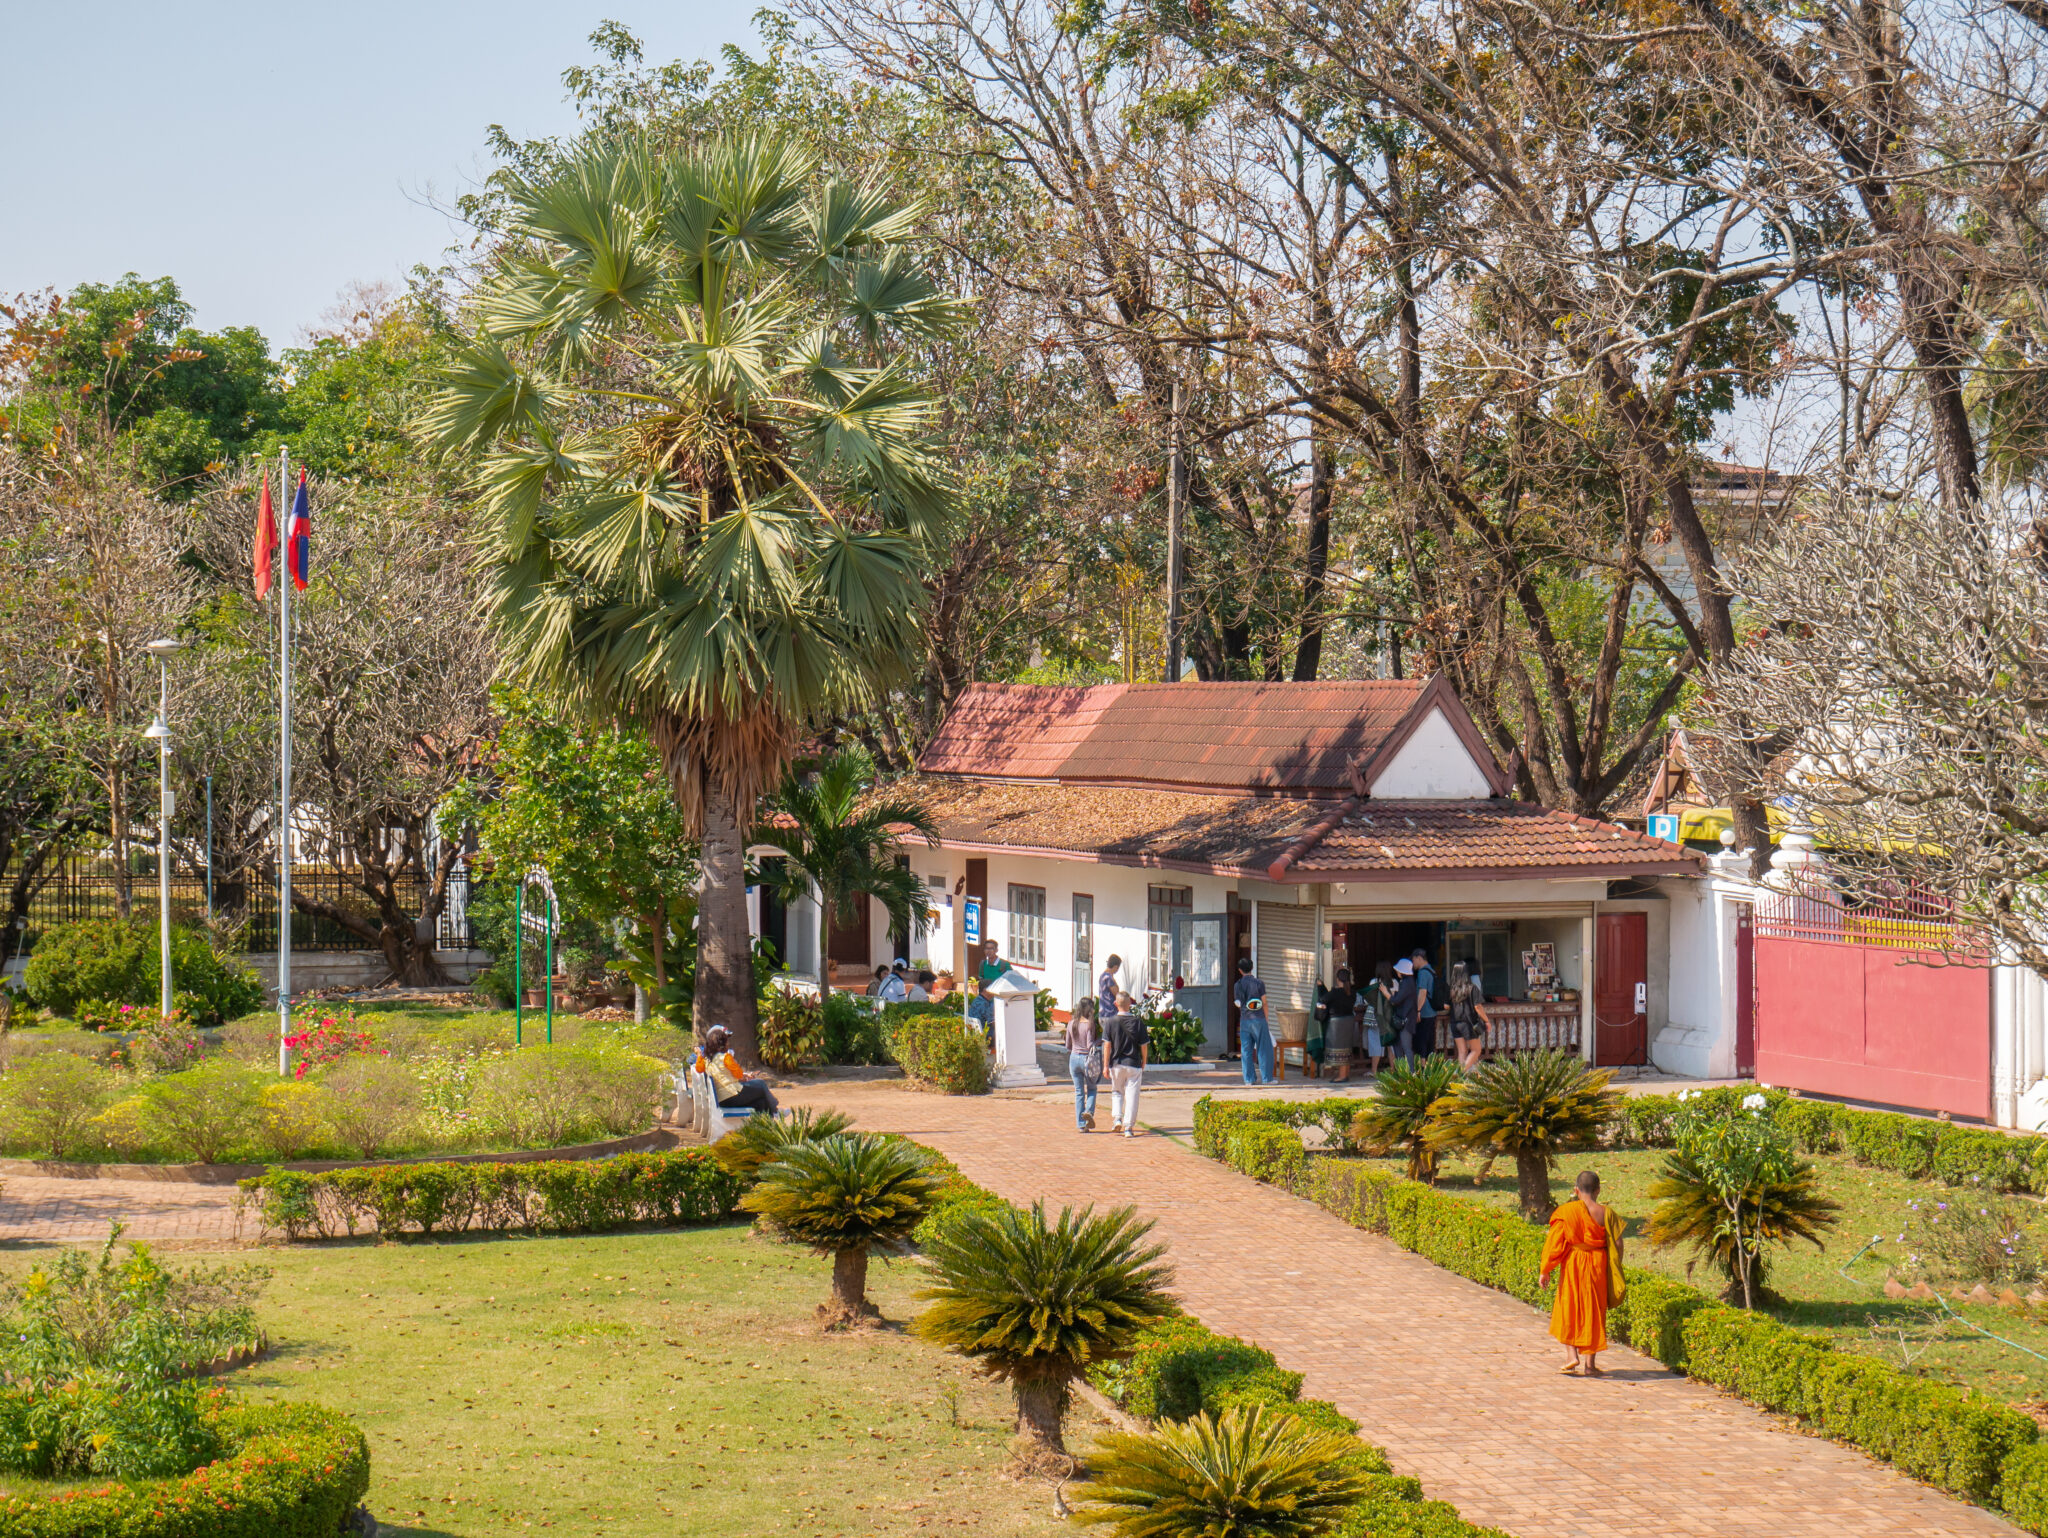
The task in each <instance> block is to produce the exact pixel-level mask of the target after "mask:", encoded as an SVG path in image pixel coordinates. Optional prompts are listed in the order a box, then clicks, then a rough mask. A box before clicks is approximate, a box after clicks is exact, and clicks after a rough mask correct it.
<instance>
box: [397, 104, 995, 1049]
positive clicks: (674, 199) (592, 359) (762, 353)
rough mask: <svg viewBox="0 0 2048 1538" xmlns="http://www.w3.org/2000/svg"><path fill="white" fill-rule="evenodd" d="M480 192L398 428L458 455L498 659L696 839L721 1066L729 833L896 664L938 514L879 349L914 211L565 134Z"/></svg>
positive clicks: (731, 954) (730, 1018)
mask: <svg viewBox="0 0 2048 1538" xmlns="http://www.w3.org/2000/svg"><path fill="white" fill-rule="evenodd" d="M509 194H510V196H509V201H510V209H511V223H510V226H509V236H510V240H509V242H508V245H507V247H506V255H505V257H504V258H503V260H502V261H501V262H500V263H499V266H498V269H497V271H496V272H495V274H494V275H493V276H492V278H491V279H490V281H489V282H487V283H486V284H485V285H484V287H483V289H482V291H481V293H480V295H479V297H478V299H477V301H476V306H475V316H476V322H477V324H476V330H475V333H474V335H473V336H472V337H471V338H470V340H469V341H468V343H467V345H466V346H465V347H464V348H463V349H462V350H461V352H460V354H459V356H458V357H457V359H456V361H455V363H454V364H453V365H452V366H451V368H450V369H449V371H448V373H447V375H446V377H445V381H444V388H443V390H442V391H441V392H440V393H439V395H438V396H437V397H436V399H435V401H434V403H433V405H432V407H431V408H430V410H429V412H428V413H427V416H426V419H425V424H424V425H425V427H426V430H427V432H428V434H429V436H430V437H431V438H432V439H433V440H434V441H435V442H437V443H438V444H439V445H440V446H441V447H442V448H443V449H446V450H451V451H460V452H463V453H466V454H468V455H470V456H471V457H472V459H473V461H474V466H475V473H474V478H473V479H474V487H475V490H476V492H477V493H478V496H479V499H480V502H481V504H482V506H483V508H484V510H485V512H486V514H487V516H488V517H489V519H490V520H491V524H492V526H493V527H492V532H493V540H492V546H491V559H492V563H493V567H494V571H493V577H494V592H493V599H494V606H495V612H496V618H497V622H498V625H499V627H500V629H501V630H502V632H503V634H504V639H505V643H506V653H507V655H508V656H510V657H512V658H513V659H515V664H516V666H517V667H518V669H519V670H520V671H521V673H523V674H524V676H525V678H526V679H527V681H529V682H531V683H533V684H536V685H538V686H540V687H542V688H544V689H546V690H548V691H550V692H552V693H553V695H554V696H555V697H557V698H559V699H561V700H563V701H565V702H566V703H567V704H569V705H571V706H574V707H577V708H581V709H584V710H588V711H590V712H592V713H593V714H598V715H602V716H608V717H612V718H626V719H631V720H635V721H639V722H642V723H644V724H645V725H646V726H647V728H648V729H649V731H650V733H651V735H652V736H653V739H654V742H655V744H656V746H657V747H658V748H659V749H660V751H661V754H662V759H663V765H664V768H665V769H666V771H667V773H668V776H669V779H670V782H671V785H672V787H673V790H674V793H675V795H676V797H677V799H678V801H679V802H680V803H681V805H682V806H683V808H684V811H685V812H686V814H687V815H688V818H689V821H690V824H691V828H692V831H693V832H700V833H701V836H702V838H703V874H704V891H703V900H702V905H701V907H700V910H699V920H698V923H699V929H698V934H699V961H698V973H697V977H698V982H697V993H696V1010H697V1022H698V1025H699V1026H700V1028H701V1027H703V1026H705V1025H708V1024H710V1023H713V1022H716V1023H720V1024H724V1025H727V1026H729V1027H731V1029H732V1031H733V1044H734V1048H735V1050H736V1051H737V1052H738V1053H739V1055H740V1056H741V1058H742V1059H743V1060H744V1061H748V1062H750V1063H751V1062H752V1061H753V1060H754V1059H755V1056H756V1020H755V1004H754V991H753V980H752V973H751V967H750V958H749V954H748V952H749V940H748V933H747V922H746V896H745V880H746V876H745V832H746V830H747V828H748V827H749V826H750V825H751V823H752V821H753V808H754V804H755V802H756V800H757V799H758V797H759V795H760V794H761V792H762V791H763V790H765V789H766V788H767V787H768V786H769V785H771V784H773V783H774V781H775V779H776V777H777V776H778V775H779V774H780V773H781V771H782V768H783V766H784V764H785V763H786V762H787V761H788V758H789V755H790V752H791V749H792V745H793V743H794V741H795V738H796V735H797V733H798V730H799V728H800V726H801V725H802V723H803V722H804V721H806V720H807V719H810V718H812V717H814V716H816V715H818V714H820V713H822V712H827V711H832V710H836V709H842V708H845V707H848V706H851V705H854V704H856V703H858V702H859V701H861V700H863V699H864V698H866V697H868V696H869V695H870V694H872V692H873V691H874V690H875V689H876V688H877V687H879V686H882V685H886V684H887V683H889V682H891V681H893V680H895V679H898V678H901V677H903V676H904V673H905V668H906V663H907V659H908V658H909V657H910V656H911V655H912V654H913V653H914V651H915V650H916V646H917V640H918V635H917V626H918V619H919V616H920V614H921V612H922V609H923V605H924V598H925V594H924V590H923V588H922V586H921V584H920V583H919V580H918V560H917V555H916V541H918V540H919V539H921V538H923V537H925V536H927V535H929V534H931V533H933V532H935V531H936V529H937V527H938V525H939V524H940V522H941V520H942V517H943V515H944V513H945V511H946V509H947V506H948V501H949V498H948V493H947V491H946V488H945V485H944V478H943V475H942V472H941V470H940V467H939V465H938V462H937V460H936V458H935V457H934V454H933V451H932V449H931V447H930V439H929V434H930V430H931V426H932V418H933V414H934V403H933V401H932V398H931V396H930V395H929V394H928V392H927V391H926V390H925V389H924V388H923V387H922V386H921V385H919V384H917V383H915V382H914V381H913V380H911V379H910V378H909V377H907V375H906V374H905V372H904V371H903V369H902V366H901V363H900V361H899V360H900V354H899V352H898V349H899V347H900V344H902V343H903V342H905V341H912V342H915V341H920V340H926V339H929V338H932V337H935V336H937V335H938V334H940V333H942V332H944V331H946V330H948V329H949V328H950V327H951V326H952V325H953V323H954V321H955V319H956V317H957V314H958V309H959V307H958V305H957V303H956V302H955V301H952V300H950V299H947V298H946V297H944V296H942V295H941V294H939V292H938V291H937V290H936V288H935V287H934V285H933V284H932V282H931V280H930V278H929V277H928V276H927V275H926V274H925V273H924V271H923V270H922V269H921V268H920V267H919V265H918V263H917V262H916V260H915V259H914V258H913V257H912V256H911V255H910V254H909V252H908V249H907V245H906V242H907V241H908V239H909V237H910V234H911V231H912V228H913V226H914V224H915V221H916V210H915V209H912V208H907V207H904V206H902V205H899V204H896V203H893V202H891V201H890V200H889V199H887V198H885V197H883V196H882V195H880V194H879V193H877V192H876V191H874V190H873V189H871V188H866V187H857V186H854V185H852V184H849V183H847V182H844V181H841V180H838V179H836V178H832V177H828V176H824V175H821V174H820V173H819V172H818V170H817V167H816V166H815V164H814V163H813V162H812V160H811V159H810V158H809V157H808V156H807V155H806V154H805V153H804V152H802V151H799V150H797V149H795V148H792V147H791V146H789V145H786V144H780V143H776V142H772V141H761V140H725V141H720V142H715V143H713V144H711V145H710V146H708V147H706V148H703V149H699V150H695V151H691V152H687V153H683V154H678V155H675V156H673V157H658V156H655V155H653V154H652V153H650V152H648V151H646V150H644V149H641V148H636V147H631V146H628V147H618V146H615V145H600V144H592V145H590V146H588V147H586V148H585V149H583V150H582V151H581V152H580V153H579V154H578V155H576V156H575V157H573V158H572V159H570V160H569V161H568V162H567V163H566V164H565V165H563V166H562V167H561V169H560V170H559V172H558V173H556V174H555V175H554V176H552V178H551V179H549V180H547V181H544V182H533V181H527V182H515V183H513V184H512V185H511V187H510V189H509Z"/></svg>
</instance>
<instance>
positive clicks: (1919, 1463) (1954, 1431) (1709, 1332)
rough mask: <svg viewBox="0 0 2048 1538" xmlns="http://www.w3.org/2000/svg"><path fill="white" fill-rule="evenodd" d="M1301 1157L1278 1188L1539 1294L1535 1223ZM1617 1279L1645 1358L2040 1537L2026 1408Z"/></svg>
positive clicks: (1279, 1168)
mask: <svg viewBox="0 0 2048 1538" xmlns="http://www.w3.org/2000/svg"><path fill="white" fill-rule="evenodd" d="M1283 1138H1284V1139H1289V1140H1292V1141H1293V1142H1294V1143H1295V1144H1296V1146H1297V1147H1299V1145H1300V1137H1299V1135H1298V1134H1296V1133H1294V1132H1292V1131H1290V1130H1288V1129H1285V1128H1281V1127H1277V1126H1274V1127H1266V1128H1260V1129H1254V1128H1239V1129H1237V1130H1235V1131H1234V1132H1233V1133H1232V1135H1231V1139H1230V1149H1231V1153H1232V1158H1231V1160H1230V1162H1231V1163H1232V1164H1233V1165H1235V1166H1236V1167H1238V1168H1240V1169H1244V1170H1245V1171H1246V1172H1247V1173H1256V1172H1257V1171H1258V1170H1260V1169H1264V1170H1269V1171H1275V1172H1283V1171H1287V1170H1290V1169H1291V1168H1292V1165H1291V1163H1290V1161H1289V1159H1288V1158H1287V1156H1286V1155H1285V1153H1284V1151H1282V1150H1281V1149H1279V1148H1278V1147H1277V1146H1276V1145H1277V1144H1278V1142H1279V1141H1280V1140H1281V1139H1283ZM1303 1157H1304V1160H1305V1168H1304V1171H1303V1173H1301V1174H1299V1175H1297V1176H1295V1177H1294V1179H1293V1182H1292V1183H1291V1184H1289V1189H1292V1190H1297V1191H1299V1192H1301V1194H1304V1195H1306V1196H1307V1197H1308V1198H1309V1199H1310V1200H1312V1201H1314V1202H1316V1203H1317V1204H1318V1205H1319V1206H1322V1207H1324V1208H1327V1209H1328V1210H1329V1211H1331V1212H1333V1213H1335V1214H1336V1215H1337V1216H1338V1217H1341V1218H1343V1219H1344V1220H1345V1221H1346V1222H1347V1223H1350V1224H1351V1225H1352V1226H1353V1227H1355V1228H1363V1229H1367V1230H1369V1231H1371V1232H1373V1233H1378V1234H1384V1235H1386V1237H1388V1238H1389V1239H1392V1240H1393V1241H1394V1242H1395V1243H1396V1244H1398V1245H1400V1246H1401V1247H1402V1248H1403V1249H1405V1250H1410V1251H1412V1252H1414V1253H1415V1254H1418V1255H1421V1256H1422V1257H1423V1258H1424V1259H1426V1260H1430V1261H1433V1262H1435V1263H1436V1264H1437V1265H1439V1266H1442V1267H1443V1268H1444V1269H1445V1270H1448V1271H1455V1272H1457V1273H1458V1274H1459V1275H1460V1276H1464V1277H1469V1278H1470V1279H1471V1280H1473V1281H1475V1282H1481V1283H1484V1284H1485V1285H1486V1286H1488V1287H1493V1288H1497V1289H1498V1290H1500V1291H1502V1292H1506V1293H1510V1294H1512V1295H1513V1296H1515V1297H1518V1298H1520V1299H1522V1300H1523V1301H1524V1302H1525V1303H1529V1304H1531V1305H1533V1306H1535V1307H1539V1308H1541V1307H1544V1306H1546V1305H1547V1304H1548V1302H1549V1301H1550V1300H1549V1298H1548V1296H1547V1295H1546V1294H1545V1292H1544V1289H1543V1288H1542V1287H1541V1285H1540V1284H1539V1281H1538V1266H1539V1264H1540V1262H1541V1257H1542V1252H1543V1238H1544V1231H1543V1230H1542V1229H1541V1228H1539V1227H1537V1226H1536V1225H1534V1224H1531V1223H1527V1222H1524V1221H1523V1220H1522V1219H1521V1218H1519V1217H1517V1216H1515V1215H1514V1214H1512V1213H1508V1212H1502V1211H1500V1210H1498V1209H1496V1208H1493V1207H1489V1206H1486V1205H1485V1204H1483V1203H1481V1202H1476V1201H1472V1200H1469V1199H1467V1198H1464V1197H1459V1196H1454V1195H1452V1194H1451V1193H1449V1192H1447V1191H1441V1190H1437V1189H1435V1188H1433V1187H1431V1186H1426V1185H1422V1184H1420V1183H1419V1182H1417V1181H1412V1180H1409V1179H1407V1178H1406V1177H1404V1176H1402V1175H1398V1174H1395V1173H1393V1172H1391V1171H1385V1170H1378V1169H1373V1168H1371V1167H1369V1166H1366V1165H1363V1164H1359V1163H1356V1162H1353V1161H1351V1160H1347V1159H1334V1158H1311V1157H1307V1156H1306V1153H1305V1151H1304V1155H1303ZM1272 1183H1273V1184H1276V1185H1279V1184H1288V1182H1285V1181H1282V1180H1274V1181H1273V1182H1272ZM1626 1275H1627V1277H1628V1293H1627V1295H1626V1297H1625V1298H1624V1300H1623V1302H1622V1304H1621V1306H1620V1307H1619V1308H1617V1309H1616V1310H1615V1311H1614V1312H1613V1313H1612V1314H1611V1315H1610V1316H1609V1320H1608V1323H1609V1327H1610V1329H1612V1330H1613V1332H1614V1333H1615V1334H1616V1335H1617V1336H1618V1337H1619V1338H1621V1339H1623V1340H1626V1341H1628V1342H1629V1343H1630V1344H1631V1345H1633V1346H1634V1347H1635V1348H1636V1349H1637V1350H1639V1351H1641V1352H1643V1353H1644V1354H1645V1355H1647V1356H1653V1357H1655V1358H1656V1359H1657V1360H1658V1361H1660V1362H1662V1363H1664V1364H1665V1365H1666V1366H1667V1367H1670V1368H1673V1369H1675V1370H1677V1371H1679V1372H1683V1373H1686V1374H1687V1375H1689V1376H1691V1377H1695V1378H1698V1379H1700V1380H1702V1381H1703V1382H1707V1383H1712V1384H1714V1385H1716V1386H1717V1387H1720V1388H1724V1389H1727V1390H1728V1391H1729V1392H1730V1393H1733V1394H1739V1395H1740V1396H1741V1397H1743V1398H1744V1399H1747V1400H1749V1401H1751V1402H1752V1403H1754V1404H1758V1405H1761V1406H1763V1407H1764V1408H1765V1409H1767V1410H1775V1411H1778V1412H1780V1413H1782V1414H1787V1415H1796V1416H1798V1417H1799V1418H1800V1419H1801V1420H1803V1421H1806V1422H1807V1423H1808V1424H1809V1425H1811V1426H1812V1427H1813V1428H1814V1429H1815V1430H1817V1431H1820V1432H1822V1433H1823V1434H1825V1435H1827V1436H1830V1437H1834V1438H1836V1439H1837V1440H1839V1441H1843V1442H1848V1443H1851V1444H1853V1445H1854V1446H1857V1447H1860V1448H1862V1449H1863V1450H1864V1451H1866V1452H1868V1453H1870V1454H1871V1455H1872V1456H1873V1457H1877V1458H1882V1459H1884V1460H1885V1461H1886V1462H1888V1463H1891V1464H1894V1465H1896V1466H1897V1467H1899V1468H1900V1469H1903V1470H1904V1471H1905V1472H1907V1473H1909V1474H1911V1475H1913V1476H1914V1477H1916V1478H1918V1479H1923V1480H1925V1481H1926V1482H1927V1483H1929V1484H1931V1485H1934V1486H1936V1487H1938V1488H1940V1489H1943V1490H1946V1491H1948V1492H1949V1493H1950V1494H1952V1495H1958V1496H1961V1497H1963V1498H1964V1499H1966V1500H1972V1501H1977V1502H1980V1503H1983V1504H1987V1505H2000V1506H2002V1507H2003V1509H2004V1510H2005V1511H2006V1512H2007V1513H2008V1514H2009V1515H2011V1516H2012V1517H2013V1518H2014V1519H2015V1520H2017V1521H2021V1522H2023V1523H2025V1524H2026V1525H2027V1526H2028V1527H2029V1528H2031V1529H2032V1530H2033V1531H2035V1532H2042V1533H2048V1449H2041V1448H2038V1447H2037V1445H2036V1438H2037V1436H2038V1428H2037V1427H2036V1425H2035V1423H2034V1421H2033V1419H2032V1418H2031V1417H2029V1416H2027V1415H2025V1414H2023V1413H2022V1412H2020V1411H2018V1410H2015V1409H2012V1408H2010V1407H2008V1406H2005V1405H2002V1404H1998V1403H1996V1402H1994V1401H1991V1400H1986V1399H1982V1398H1978V1397H1975V1396H1973V1395H1971V1394H1970V1393H1968V1392H1967V1391H1965V1390H1962V1389H1957V1388H1951V1387H1949V1386H1948V1385H1946V1384H1942V1383H1934V1382H1930V1381H1928V1380H1926V1379H1921V1378H1914V1377H1908V1376H1907V1375H1905V1374H1903V1373H1901V1372H1899V1371H1897V1370H1896V1369H1895V1368H1893V1367H1891V1366H1889V1365H1888V1364H1886V1363H1884V1362H1881V1361H1878V1360H1877V1359H1876V1358H1874V1357H1867V1356H1860V1355H1857V1354H1854V1353H1851V1352H1843V1351H1837V1350H1835V1348H1834V1343H1833V1342H1832V1341H1831V1340H1830V1339H1829V1338H1828V1337H1826V1336H1824V1335H1817V1334H1813V1333H1810V1332H1807V1331H1802V1330H1795V1329H1793V1328H1791V1327H1790V1326H1788V1325H1784V1324H1781V1323H1779V1322H1778V1321H1777V1320H1775V1319H1771V1318H1769V1317H1767V1316H1765V1315H1761V1314H1753V1313H1747V1312H1745V1311H1743V1310H1742V1309H1739V1308H1733V1307H1730V1306H1729V1305H1727V1304H1725V1303H1721V1302H1719V1301H1717V1300H1716V1299H1714V1298H1711V1297H1709V1296H1708V1295H1707V1294H1705V1293H1703V1292H1701V1291H1699V1290H1698V1289H1697V1288H1694V1287H1689V1286H1687V1285H1686V1284H1685V1283H1683V1282H1679V1281H1674V1280H1673V1279H1671V1278H1670V1277H1666V1276H1662V1275H1659V1274H1657V1273H1655V1272H1649V1271H1643V1270H1639V1269H1638V1268H1636V1267H1633V1266H1631V1267H1629V1268H1628V1269H1627V1272H1626Z"/></svg>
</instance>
